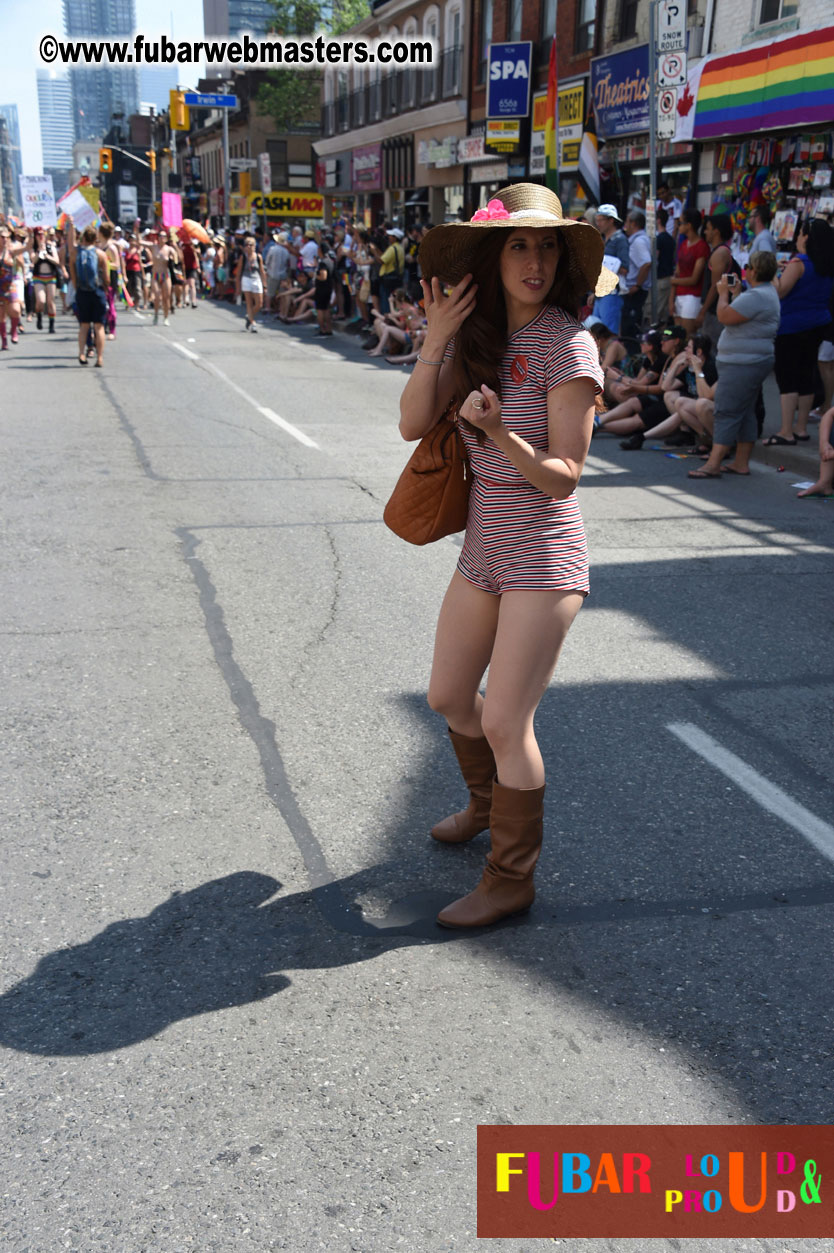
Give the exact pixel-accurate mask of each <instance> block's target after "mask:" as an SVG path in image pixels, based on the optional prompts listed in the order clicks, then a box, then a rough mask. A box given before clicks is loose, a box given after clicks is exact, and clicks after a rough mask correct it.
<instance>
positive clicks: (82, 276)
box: [75, 247, 100, 291]
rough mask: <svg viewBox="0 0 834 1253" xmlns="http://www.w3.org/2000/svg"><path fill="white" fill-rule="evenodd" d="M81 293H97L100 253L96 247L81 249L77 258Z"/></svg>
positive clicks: (77, 272) (76, 266)
mask: <svg viewBox="0 0 834 1253" xmlns="http://www.w3.org/2000/svg"><path fill="white" fill-rule="evenodd" d="M75 274H76V277H77V279H78V290H79V291H95V290H96V288H97V287H98V286H99V285H100V284H99V276H98V252H97V251H96V249H95V247H90V248H79V249H78V254H77V256H76V258H75Z"/></svg>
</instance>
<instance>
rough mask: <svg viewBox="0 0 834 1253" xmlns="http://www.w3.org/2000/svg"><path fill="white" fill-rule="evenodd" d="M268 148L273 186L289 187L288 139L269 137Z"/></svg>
mask: <svg viewBox="0 0 834 1253" xmlns="http://www.w3.org/2000/svg"><path fill="white" fill-rule="evenodd" d="M266 150H267V152H268V153H269V169H270V172H271V174H272V186H273V187H288V186H289V173H288V170H287V141H286V139H268V140H267V141H266Z"/></svg>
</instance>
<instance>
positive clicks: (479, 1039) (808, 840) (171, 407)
mask: <svg viewBox="0 0 834 1253" xmlns="http://www.w3.org/2000/svg"><path fill="white" fill-rule="evenodd" d="M242 325H243V324H242V319H241V318H240V316H239V312H238V311H237V310H234V309H232V308H229V307H226V308H223V309H216V308H210V307H208V306H206V305H202V306H201V307H200V308H199V309H198V310H197V311H184V312H180V313H178V314H177V315H176V316H175V317H174V318H173V319H172V325H171V326H170V328H164V327H162V326H159V327H157V328H154V327H153V325H152V323H151V321H150V319H148V318H144V319H140V318H137V317H135V316H126V315H125V316H122V318H121V325H120V330H119V338H118V340H117V341H116V342H115V343H109V344H108V345H107V350H106V354H105V367H104V369H102V370H96V369H94V368H92V366H89V367H87V368H85V369H81V368H80V367H79V366H78V365H77V364H76V362H75V349H74V335H73V325H72V323H71V322H70V320H69V319H68V318H64V319H59V333H58V334H57V335H55V336H49V335H46V334H38V333H37V332H34V331H30V332H29V333H27V334H26V335H25V336H24V337H23V339H22V340H21V343H20V344H19V345H18V346H17V347H16V348H15V349H13V350H10V351H9V352H7V353H3V354H2V359H1V360H0V372H2V431H3V454H4V455H3V458H2V471H1V472H2V479H3V486H2V491H3V515H4V517H3V533H2V573H0V599H1V600H2V623H1V625H2V645H3V646H2V743H3V758H4V769H3V771H2V781H0V804H2V811H3V828H4V836H3V843H2V852H0V859H2V905H1V906H0V916H1V917H2V968H1V970H0V1047H2V1050H3V1051H2V1065H1V1066H0V1110H2V1117H3V1146H4V1153H3V1169H2V1181H0V1248H2V1251H3V1253H24V1251H25V1253H52V1251H53V1250H64V1249H67V1250H75V1251H78V1253H111V1251H118V1253H122V1251H124V1253H145V1251H147V1253H192V1251H193V1253H198V1251H199V1253H230V1251H232V1250H233V1251H234V1253H250V1251H252V1253H265V1251H270V1253H271V1251H272V1250H292V1251H293V1253H307V1251H308V1250H309V1251H313V1250H324V1249H326V1250H328V1251H330V1253H333V1251H335V1253H341V1251H342V1250H358V1251H359V1253H390V1251H392V1250H396V1249H404V1250H408V1251H409V1253H424V1251H425V1253H452V1251H457V1250H466V1251H471V1250H474V1249H475V1248H476V1247H479V1242H478V1241H477V1238H476V1205H475V1182H476V1169H475V1166H476V1162H475V1146H476V1127H477V1125H478V1124H479V1123H508V1124H509V1123H535V1124H542V1123H544V1124H573V1123H582V1124H586V1123H591V1124H598V1123H599V1124H607V1123H630V1124H654V1123H687V1124H701V1123H707V1124H708V1123H788V1124H790V1123H831V1122H834V1091H832V1080H833V1077H834V1062H832V1038H833V1037H832V1032H833V1031H834V1015H833V1014H832V1006H833V1004H834V984H833V983H832V979H831V968H832V966H831V963H832V918H834V866H832V861H834V827H832V825H831V824H832V822H834V819H832V813H831V797H832V790H831V743H832V716H831V710H832V702H834V668H832V629H831V628H832V579H831V573H832V559H833V558H834V525H832V524H834V501H823V500H802V501H798V500H797V499H796V494H795V490H794V488H793V484H794V483H795V481H796V475H795V474H794V475H791V474H790V473H783V474H779V473H778V472H777V471H776V469H775V468H773V467H768V466H761V465H756V466H754V469H753V475H752V477H751V478H750V479H749V480H741V479H726V478H725V479H723V480H722V481H720V482H718V481H716V482H711V481H710V482H698V483H696V482H692V481H689V480H687V478H686V470H687V469H688V468H691V467H692V465H693V464H695V463H694V462H693V461H692V460H691V459H686V460H681V459H677V458H675V457H670V456H667V455H665V454H664V453H663V451H652V450H651V449H649V448H648V447H646V448H644V450H643V451H642V452H640V453H626V452H621V451H620V449H619V447H618V444H617V441H616V440H609V439H599V440H596V441H595V442H594V444H593V446H592V451H591V456H590V458H589V461H588V467H587V470H586V473H585V476H584V477H583V482H582V486H581V489H580V501H581V505H582V508H583V512H584V514H585V518H586V523H587V528H588V534H589V541H590V546H591V553H592V594H591V596H590V598H589V599H588V601H587V603H586V605H585V607H584V608H583V610H582V613H581V614H580V616H579V619H578V621H577V623H576V626H575V627H574V629H573V632H572V634H571V636H570V638H569V640H568V644H567V646H566V648H565V651H564V655H563V658H562V661H561V663H560V666H559V669H558V672H557V675H556V677H555V679H554V681H553V684H552V686H551V687H550V689H549V691H548V693H547V695H546V697H545V700H544V701H543V703H542V706H541V710H540V714H539V718H538V724H537V725H538V732H539V738H540V741H541V743H542V747H543V752H544V756H545V760H546V763H547V767H548V796H547V809H546V821H545V847H544V853H543V857H542V861H541V863H540V870H539V874H538V879H537V886H538V897H537V900H536V904H535V907H534V909H533V910H532V911H531V913H530V914H529V915H528V916H526V917H524V918H523V919H521V920H520V921H512V922H509V923H507V924H503V925H501V926H499V927H498V928H496V929H494V930H491V931H489V932H485V933H482V934H478V935H470V936H467V935H459V934H456V933H453V932H443V931H441V930H440V929H439V928H437V927H436V926H435V924H434V922H433V918H434V914H435V912H436V910H437V908H438V907H439V906H441V905H442V904H444V903H445V902H446V901H448V900H450V899H453V898H454V897H455V896H457V895H460V894H461V893H462V892H464V891H467V890H469V888H470V887H472V886H473V885H474V883H475V881H476V880H477V878H478V876H479V874H480V869H481V865H482V862H483V856H484V852H485V848H484V843H485V837H481V838H480V839H478V840H476V841H475V842H474V843H473V844H471V845H467V846H464V847H459V848H444V847H439V846H437V845H436V844H435V843H434V842H433V841H431V840H430V839H429V838H428V829H429V827H430V826H431V825H432V823H433V822H434V821H436V820H437V819H438V817H440V816H443V815H444V814H445V813H447V812H451V810H452V809H454V808H458V807H459V803H460V800H461V786H460V783H459V780H458V777H457V773H456V768H455V765H454V762H453V759H452V754H451V751H450V749H449V746H448V744H447V742H446V738H445V733H444V727H443V725H442V721H441V720H440V719H438V717H437V716H436V715H434V714H432V713H431V712H430V711H429V709H428V708H427V705H426V701H425V692H426V684H427V679H428V673H429V663H430V657H431V649H432V643H433V631H434V623H435V619H436V615H437V610H438V607H439V604H440V600H441V597H442V595H443V592H444V589H445V587H446V584H447V582H448V580H449V577H450V575H451V573H452V570H453V568H454V565H455V560H456V556H457V553H458V542H459V541H458V540H457V539H449V540H444V541H441V542H440V543H438V544H435V545H433V546H430V547H429V548H426V549H412V548H410V547H409V546H407V545H405V544H403V543H401V542H400V541H399V540H397V539H396V538H395V537H394V536H393V535H392V534H391V533H390V532H389V531H388V530H387V529H386V528H385V526H384V525H383V523H382V519H381V513H382V506H383V503H384V501H385V499H386V498H387V495H388V493H389V492H390V490H391V487H392V486H393V483H394V481H395V480H396V477H397V474H398V473H399V470H400V468H401V466H402V465H403V464H404V462H405V459H406V456H407V454H408V448H407V446H406V445H404V444H403V443H402V441H401V440H400V438H399V436H398V434H397V430H396V424H397V402H398V397H399V394H400V391H401V388H402V386H403V383H404V381H405V374H404V372H403V371H402V370H400V369H397V368H395V367H391V366H387V365H385V364H384V363H379V362H372V361H369V360H368V359H367V357H366V356H365V355H364V354H363V353H362V352H361V350H360V349H359V347H358V345H357V343H356V341H355V340H353V339H350V338H348V337H346V336H344V335H337V336H335V337H334V338H333V339H330V340H316V339H315V337H314V335H313V331H312V328H309V327H301V328H297V329H294V330H293V331H287V330H285V329H278V328H277V327H270V328H268V329H266V328H265V329H263V330H262V331H261V333H260V334H259V335H258V336H252V335H247V334H244V333H243V332H242ZM829 1186H830V1181H829ZM553 1243H554V1244H556V1245H559V1244H560V1243H561V1245H562V1247H563V1248H569V1249H571V1250H574V1249H577V1250H585V1249H588V1250H597V1249H599V1250H603V1249H605V1250H616V1251H619V1250H634V1251H635V1253H636V1251H637V1250H639V1249H643V1248H645V1247H646V1241H644V1240H643V1241H641V1240H628V1239H617V1238H608V1239H604V1240H603V1239H599V1240H597V1239H588V1240H566V1239H561V1240H560V1239H559V1238H556V1239H555V1240H554V1242H553ZM495 1247H497V1248H500V1249H507V1250H532V1249H533V1248H534V1247H539V1244H538V1242H534V1241H531V1240H524V1239H519V1240H504V1241H498V1242H496V1243H495ZM545 1247H549V1244H548V1243H547V1242H545ZM653 1247H654V1248H657V1249H658V1250H664V1249H667V1248H669V1249H672V1248H685V1249H686V1250H687V1253H700V1250H705V1249H712V1248H714V1249H721V1250H726V1249H727V1248H728V1247H732V1249H733V1250H736V1249H738V1250H747V1249H750V1250H756V1251H757V1253H758V1251H760V1250H767V1251H768V1253H788V1250H790V1251H791V1253H798V1249H799V1247H800V1246H799V1244H798V1243H797V1242H793V1243H792V1242H791V1241H790V1240H785V1239H778V1238H767V1239H757V1238H756V1239H753V1238H751V1239H749V1240H748V1239H744V1240H737V1241H733V1242H732V1244H731V1246H730V1245H728V1244H727V1243H724V1242H718V1241H714V1240H710V1239H703V1240H692V1241H678V1240H675V1239H669V1240H658V1241H655V1242H654V1243H653ZM831 1247H832V1246H831V1244H830V1242H826V1241H807V1242H803V1243H802V1244H801V1248H802V1251H803V1253H817V1251H818V1250H819V1251H820V1253H821V1251H822V1250H823V1249H824V1248H828V1249H829V1250H830V1249H831Z"/></svg>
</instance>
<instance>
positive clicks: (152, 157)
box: [145, 148, 156, 170]
mask: <svg viewBox="0 0 834 1253" xmlns="http://www.w3.org/2000/svg"><path fill="white" fill-rule="evenodd" d="M145 156H146V157H147V158H148V165H149V166H150V167H151V169H152V170H156V151H155V149H153V148H150V149H148V151H147V152H146V153H145Z"/></svg>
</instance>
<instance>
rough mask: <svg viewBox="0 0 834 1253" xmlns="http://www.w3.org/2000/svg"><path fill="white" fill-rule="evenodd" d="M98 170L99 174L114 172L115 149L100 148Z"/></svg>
mask: <svg viewBox="0 0 834 1253" xmlns="http://www.w3.org/2000/svg"><path fill="white" fill-rule="evenodd" d="M98 172H99V174H112V173H113V150H112V149H111V148H99V150H98Z"/></svg>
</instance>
